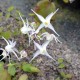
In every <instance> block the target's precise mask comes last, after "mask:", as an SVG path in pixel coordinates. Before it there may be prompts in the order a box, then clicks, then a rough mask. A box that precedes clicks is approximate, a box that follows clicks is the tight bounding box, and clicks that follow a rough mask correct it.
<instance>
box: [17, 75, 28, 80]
mask: <svg viewBox="0 0 80 80" xmlns="http://www.w3.org/2000/svg"><path fill="white" fill-rule="evenodd" d="M18 80H28V76H27V74H22V75H21V76H20V77H19V79H18Z"/></svg>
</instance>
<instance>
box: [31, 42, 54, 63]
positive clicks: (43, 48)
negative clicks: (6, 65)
mask: <svg viewBox="0 0 80 80" xmlns="http://www.w3.org/2000/svg"><path fill="white" fill-rule="evenodd" d="M34 44H35V46H36V47H37V48H38V49H39V50H38V51H36V52H35V53H34V54H33V58H32V59H31V60H30V62H31V61H32V60H33V59H35V58H36V57H37V56H38V55H40V54H41V55H45V56H47V57H49V58H51V59H52V60H54V59H53V58H52V57H51V56H50V55H49V54H48V52H47V50H46V48H47V46H48V44H49V41H46V42H45V43H43V44H42V45H39V44H38V43H36V42H35V41H34ZM54 61H55V60H54Z"/></svg>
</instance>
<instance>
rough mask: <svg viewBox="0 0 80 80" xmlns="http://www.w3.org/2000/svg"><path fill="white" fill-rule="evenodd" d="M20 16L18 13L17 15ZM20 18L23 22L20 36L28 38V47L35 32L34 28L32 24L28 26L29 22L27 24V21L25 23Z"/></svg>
mask: <svg viewBox="0 0 80 80" xmlns="http://www.w3.org/2000/svg"><path fill="white" fill-rule="evenodd" d="M19 15H20V13H19ZM20 18H21V20H22V22H23V27H22V28H21V29H20V30H21V32H22V34H27V35H28V37H29V46H30V42H31V41H32V37H31V36H32V35H31V34H33V33H34V32H35V28H34V25H33V24H34V23H33V22H32V23H31V25H29V22H28V19H26V20H27V23H26V22H25V21H24V20H23V18H22V16H21V15H20Z"/></svg>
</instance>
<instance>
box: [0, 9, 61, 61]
mask: <svg viewBox="0 0 80 80" xmlns="http://www.w3.org/2000/svg"><path fill="white" fill-rule="evenodd" d="M31 10H32V9H31ZM57 11H58V9H57V10H56V11H55V12H52V13H50V14H49V15H48V16H47V17H46V18H44V17H43V16H41V15H39V14H37V13H36V12H35V11H34V10H32V12H33V13H34V14H35V15H36V16H37V17H38V18H39V20H40V21H41V24H40V26H39V27H38V28H37V29H35V26H36V23H35V22H32V23H31V24H30V23H29V22H28V19H27V18H26V22H25V21H24V20H23V18H22V16H21V15H20V13H19V15H20V18H21V20H22V22H23V27H22V28H21V29H20V31H21V33H22V34H27V35H28V38H29V45H30V42H31V41H33V43H34V46H35V47H36V48H37V49H38V50H37V51H36V52H35V53H33V58H32V59H31V60H30V61H29V62H31V61H32V60H33V59H35V58H36V57H37V56H38V55H40V54H41V55H45V56H47V57H48V58H51V59H52V60H54V61H55V59H53V58H52V57H51V56H50V55H49V54H48V52H47V46H48V45H49V43H50V41H52V40H53V39H54V40H55V41H56V42H60V40H59V39H58V37H59V34H58V33H57V32H56V31H55V29H54V27H53V26H52V24H51V23H50V20H51V18H52V16H53V15H54V14H55V13H56V12H57ZM42 28H49V29H50V30H52V31H53V32H54V33H55V34H56V35H57V36H55V34H50V33H48V32H47V31H46V32H44V33H42V34H41V35H40V36H38V35H37V34H38V33H39V32H40V30H41V29H42ZM33 35H35V38H37V39H40V40H43V39H44V38H45V39H46V41H45V42H44V43H43V44H42V45H40V44H38V43H37V42H36V41H35V40H34V39H33ZM2 39H4V40H5V42H6V43H7V45H6V46H5V48H4V49H3V48H0V50H2V51H3V53H2V54H1V55H0V56H3V58H2V59H1V60H3V59H4V58H6V57H7V56H9V62H10V54H11V53H13V54H14V55H15V57H16V58H17V59H18V61H20V60H21V59H22V58H26V57H27V52H26V51H25V50H22V51H20V52H19V51H18V50H17V48H16V41H13V40H12V41H11V40H6V39H5V38H4V37H2ZM60 43H61V42H60ZM1 60H0V61H1Z"/></svg>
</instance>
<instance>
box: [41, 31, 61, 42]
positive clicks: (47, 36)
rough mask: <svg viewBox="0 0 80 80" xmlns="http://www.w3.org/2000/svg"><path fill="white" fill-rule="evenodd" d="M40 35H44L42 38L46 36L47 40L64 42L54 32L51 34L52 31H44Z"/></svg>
mask: <svg viewBox="0 0 80 80" xmlns="http://www.w3.org/2000/svg"><path fill="white" fill-rule="evenodd" d="M40 37H42V38H41V39H42V40H43V38H44V37H45V38H46V40H48V41H52V40H53V39H55V41H56V42H59V43H62V42H61V41H60V40H59V39H58V37H56V36H55V35H54V34H50V33H48V32H44V33H42V34H41V36H40Z"/></svg>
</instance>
